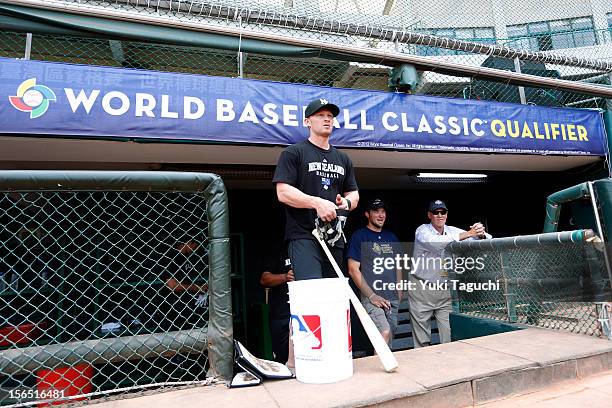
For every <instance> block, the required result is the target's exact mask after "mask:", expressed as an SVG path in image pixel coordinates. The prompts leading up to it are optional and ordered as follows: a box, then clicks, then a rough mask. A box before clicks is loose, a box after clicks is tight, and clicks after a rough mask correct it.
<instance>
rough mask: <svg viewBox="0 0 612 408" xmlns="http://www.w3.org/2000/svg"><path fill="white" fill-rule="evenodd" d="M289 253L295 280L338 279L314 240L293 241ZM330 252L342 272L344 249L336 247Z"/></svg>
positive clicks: (290, 243)
mask: <svg viewBox="0 0 612 408" xmlns="http://www.w3.org/2000/svg"><path fill="white" fill-rule="evenodd" d="M288 251H289V258H290V259H291V266H292V268H293V274H294V275H295V280H307V279H321V278H337V277H338V275H336V272H335V271H334V268H333V267H332V265H331V263H330V262H329V260H328V259H327V255H325V252H323V248H321V246H320V245H319V243H318V242H317V241H315V240H312V239H294V240H291V241H289V247H288ZM330 251H331V253H332V256H333V257H334V259H335V260H336V263H337V264H338V266H339V267H340V270H341V271H342V270H343V266H342V265H343V263H342V255H343V250H342V248H337V247H334V248H331V249H330Z"/></svg>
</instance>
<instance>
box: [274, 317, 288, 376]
mask: <svg viewBox="0 0 612 408" xmlns="http://www.w3.org/2000/svg"><path fill="white" fill-rule="evenodd" d="M270 334H271V336H272V352H273V353H274V361H277V362H279V363H282V364H285V363H287V359H288V357H289V317H286V318H284V319H279V318H270Z"/></svg>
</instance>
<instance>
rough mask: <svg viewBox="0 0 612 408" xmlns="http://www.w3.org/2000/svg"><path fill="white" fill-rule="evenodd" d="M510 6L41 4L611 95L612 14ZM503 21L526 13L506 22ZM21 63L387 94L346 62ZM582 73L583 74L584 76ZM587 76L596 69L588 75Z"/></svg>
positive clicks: (231, 57)
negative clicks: (602, 87)
mask: <svg viewBox="0 0 612 408" xmlns="http://www.w3.org/2000/svg"><path fill="white" fill-rule="evenodd" d="M510 3H513V2H503V4H502V2H499V1H495V0H491V1H485V2H476V1H469V2H463V3H462V7H461V10H459V12H458V11H457V10H456V8H457V7H456V5H455V4H454V2H436V3H435V5H434V3H428V2H421V1H402V0H398V1H386V2H383V1H380V2H365V1H361V0H346V1H342V0H338V1H335V2H333V1H332V2H303V1H281V0H278V1H273V0H262V1H257V0H252V1H240V2H223V1H169V0H168V1H150V0H112V1H111V0H106V1H104V0H100V1H94V0H80V1H76V0H74V1H71V0H53V1H50V2H49V1H48V2H46V3H45V4H46V5H47V6H49V7H51V6H52V5H54V4H55V5H62V4H64V5H69V6H70V7H74V8H75V9H78V10H87V11H92V10H95V11H96V12H100V13H102V14H104V13H107V14H108V13H119V14H120V15H123V16H127V15H130V16H134V17H135V18H136V17H137V18H143V19H147V18H156V19H157V20H156V21H159V22H162V23H163V22H166V23H168V24H170V25H172V23H173V22H177V23H186V24H196V25H197V24H207V25H209V26H216V27H228V28H233V29H240V30H252V31H259V32H267V33H277V34H280V35H289V36H292V37H301V38H307V39H315V40H317V41H325V42H332V43H339V44H345V45H350V46H351V47H354V49H355V55H358V54H359V49H377V50H388V51H394V52H401V53H404V54H413V55H421V56H428V57H430V58H431V59H432V61H445V62H451V63H453V64H464V65H468V66H482V67H488V68H498V69H502V70H506V71H517V66H518V69H519V70H520V71H521V72H522V73H526V74H531V75H536V76H541V77H546V78H553V79H564V80H570V81H579V82H588V83H597V84H610V73H609V72H608V71H609V65H610V64H611V63H612V39H611V32H612V28H610V27H611V24H612V6H610V5H609V4H607V3H605V2H594V3H593V4H592V5H588V4H584V5H583V4H582V3H580V4H578V3H577V4H575V5H574V4H569V3H568V4H566V3H563V4H559V5H558V7H556V8H555V7H554V6H555V4H552V3H551V4H550V5H546V4H543V3H542V2H521V4H520V5H513V4H510ZM545 3H546V2H545ZM515 6H516V7H515ZM511 10H515V11H516V10H523V11H525V12H524V13H523V11H521V13H519V14H520V15H514V14H513V13H512V12H511ZM527 10H528V11H529V12H530V13H531V14H530V13H528V12H527ZM523 14H524V15H523ZM109 16H110V17H112V16H111V15H110V14H109ZM144 21H146V20H142V21H141V22H144ZM522 22H524V23H522ZM519 23H520V24H519ZM2 36H3V38H2V40H3V41H0V48H1V50H0V55H2V56H10V57H22V56H23V55H24V50H25V35H24V34H17V33H8V32H5V33H3V34H2ZM479 45H484V46H486V47H498V48H500V47H501V48H500V49H501V51H502V52H501V53H497V52H493V51H492V50H491V49H490V48H483V49H478V47H479ZM504 47H510V48H504ZM510 51H512V53H511V52H510ZM529 53H531V54H529ZM504 56H505V57H504ZM515 57H516V59H515ZM31 58H33V59H41V60H49V61H62V62H76V63H84V64H95V65H109V66H119V67H127V68H143V69H153V70H162V71H170V72H191V73H199V74H209V75H218V76H230V77H237V76H241V77H245V78H252V79H266V80H273V81H283V82H298V83H305V84H317V85H326V86H335V87H344V88H359V89H372V90H389V89H394V88H389V82H388V81H389V75H390V71H391V65H387V64H366V63H362V62H359V58H357V57H356V58H355V60H354V61H352V62H351V61H348V62H347V61H337V60H332V59H322V58H312V57H309V58H288V57H278V56H271V55H263V54H256V53H248V54H239V53H238V52H236V51H223V50H219V49H211V48H201V47H185V46H173V45H167V44H166V45H163V44H153V43H144V42H137V41H117V40H104V39H91V38H83V37H67V36H50V35H41V34H36V33H35V35H34V37H33V41H32V55H31ZM585 61H590V62H591V63H589V64H586V65H585ZM593 64H595V65H593ZM597 64H601V66H600V67H599V68H597ZM411 91H412V92H416V93H419V94H426V95H436V96H448V97H457V98H466V99H480V100H495V101H503V102H514V103H529V104H535V105H548V106H572V107H582V108H605V107H606V102H605V100H603V99H602V98H599V97H593V96H592V95H591V96H589V94H588V93H587V94H577V93H574V92H570V91H566V90H561V89H555V88H554V87H553V88H547V89H545V88H540V87H527V88H525V89H524V95H525V96H524V98H522V97H521V92H522V91H521V90H520V88H519V87H517V86H514V85H509V84H507V83H503V82H502V83H500V82H495V81H490V80H485V79H483V78H481V77H479V76H478V75H466V76H453V75H447V74H445V73H443V72H440V70H436V69H431V70H425V71H423V72H421V74H420V78H419V81H418V84H417V85H416V88H415V89H412V90H411Z"/></svg>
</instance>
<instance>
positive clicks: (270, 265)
mask: <svg viewBox="0 0 612 408" xmlns="http://www.w3.org/2000/svg"><path fill="white" fill-rule="evenodd" d="M290 269H291V260H290V259H289V255H288V254H287V250H286V249H285V250H282V251H280V252H277V253H276V254H274V255H270V256H269V257H268V258H267V259H266V262H265V265H264V271H267V272H270V273H273V274H275V275H280V274H285V273H287V272H289V270H290ZM268 301H269V304H270V318H271V319H289V286H288V285H287V284H286V283H283V284H282V285H278V286H273V287H271V288H270V291H269V292H268Z"/></svg>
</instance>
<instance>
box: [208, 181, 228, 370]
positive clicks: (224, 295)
mask: <svg viewBox="0 0 612 408" xmlns="http://www.w3.org/2000/svg"><path fill="white" fill-rule="evenodd" d="M213 177H215V179H214V180H213V181H212V182H211V183H210V185H209V186H208V187H207V188H206V190H205V191H204V195H205V197H206V203H207V208H206V210H207V211H206V213H207V215H208V234H209V237H210V252H209V254H208V259H209V264H210V275H209V276H210V279H209V282H210V292H211V296H210V305H209V313H210V320H209V324H208V358H209V360H210V370H209V372H208V375H209V376H215V377H220V378H224V379H228V380H229V379H230V378H231V377H232V374H233V372H232V371H233V367H234V327H233V321H232V319H233V315H232V292H231V281H230V275H231V267H230V264H231V256H230V238H229V209H228V204H227V192H226V190H225V185H224V184H223V181H222V180H221V178H219V177H218V176H214V175H213ZM213 283H214V284H213Z"/></svg>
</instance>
